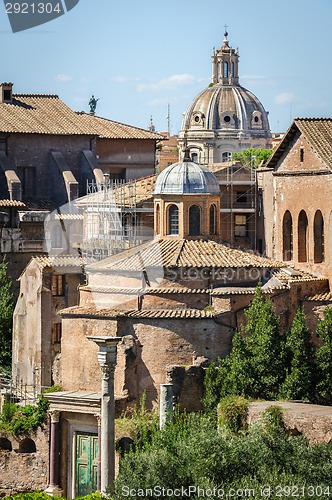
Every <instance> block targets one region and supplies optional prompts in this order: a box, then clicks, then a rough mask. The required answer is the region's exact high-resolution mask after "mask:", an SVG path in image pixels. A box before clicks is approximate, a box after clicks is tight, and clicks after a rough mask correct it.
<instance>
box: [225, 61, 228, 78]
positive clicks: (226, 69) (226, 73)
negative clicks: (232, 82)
mask: <svg viewBox="0 0 332 500" xmlns="http://www.w3.org/2000/svg"><path fill="white" fill-rule="evenodd" d="M227 77H228V62H227V61H225V62H224V78H227Z"/></svg>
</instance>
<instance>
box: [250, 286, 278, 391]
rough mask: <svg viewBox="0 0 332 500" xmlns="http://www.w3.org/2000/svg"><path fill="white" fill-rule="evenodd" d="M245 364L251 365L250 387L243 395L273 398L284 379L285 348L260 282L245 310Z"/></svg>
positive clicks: (270, 304)
mask: <svg viewBox="0 0 332 500" xmlns="http://www.w3.org/2000/svg"><path fill="white" fill-rule="evenodd" d="M245 315H246V318H247V323H246V325H245V327H244V329H243V331H244V334H245V335H246V339H245V340H246V344H247V349H248V356H249V359H248V363H249V364H250V366H251V380H252V381H251V387H250V388H249V389H248V394H245V395H246V396H251V397H254V398H264V399H275V398H276V397H277V395H278V392H279V386H280V384H281V383H282V381H283V378H284V361H285V349H284V339H283V337H282V336H281V335H280V325H279V321H278V318H277V316H276V315H275V314H274V312H273V308H272V302H271V300H270V299H269V298H266V297H264V295H263V291H262V288H261V286H260V285H258V286H257V288H256V292H255V296H254V299H253V301H252V303H251V305H250V307H249V308H248V309H247V311H246V312H245Z"/></svg>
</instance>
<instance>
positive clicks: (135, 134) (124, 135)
mask: <svg viewBox="0 0 332 500" xmlns="http://www.w3.org/2000/svg"><path fill="white" fill-rule="evenodd" d="M77 114H78V115H79V116H80V117H81V120H82V122H83V123H84V124H86V125H87V126H88V127H90V128H93V130H94V131H95V134H96V135H98V136H99V137H100V138H101V139H156V140H162V139H163V136H162V135H160V134H158V133H156V132H150V131H149V130H145V129H143V128H138V127H133V126H131V125H125V124H124V123H119V122H115V121H113V120H108V119H107V118H102V117H100V116H94V115H90V114H87V113H77Z"/></svg>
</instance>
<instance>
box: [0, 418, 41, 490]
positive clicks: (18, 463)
mask: <svg viewBox="0 0 332 500" xmlns="http://www.w3.org/2000/svg"><path fill="white" fill-rule="evenodd" d="M27 438H28V439H31V440H32V441H33V442H34V443H35V446H36V451H35V452H31V453H29V452H26V451H22V450H24V445H25V443H27V441H25V442H24V440H25V439H27ZM8 443H10V446H11V448H12V450H8V449H7V450H6V449H4V448H5V447H6V445H8ZM28 444H29V443H28ZM8 446H9V445H8ZM48 461H49V433H48V425H46V426H45V428H44V430H41V429H38V431H36V432H34V433H31V434H28V435H26V436H21V437H20V438H14V437H13V436H11V435H10V434H8V433H0V497H4V496H8V495H12V494H14V493H19V492H29V491H35V490H44V489H46V488H47V483H48V475H49V470H48Z"/></svg>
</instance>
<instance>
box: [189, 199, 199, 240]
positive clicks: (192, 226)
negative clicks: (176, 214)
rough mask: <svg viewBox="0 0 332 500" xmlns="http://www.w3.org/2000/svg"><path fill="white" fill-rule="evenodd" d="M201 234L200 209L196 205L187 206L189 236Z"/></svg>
mask: <svg viewBox="0 0 332 500" xmlns="http://www.w3.org/2000/svg"><path fill="white" fill-rule="evenodd" d="M200 234H201V209H200V208H199V206H197V205H192V206H191V207H190V208H189V236H199V235H200Z"/></svg>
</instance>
